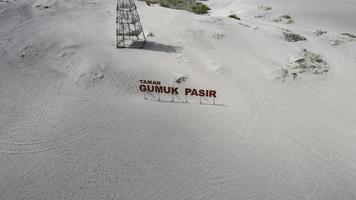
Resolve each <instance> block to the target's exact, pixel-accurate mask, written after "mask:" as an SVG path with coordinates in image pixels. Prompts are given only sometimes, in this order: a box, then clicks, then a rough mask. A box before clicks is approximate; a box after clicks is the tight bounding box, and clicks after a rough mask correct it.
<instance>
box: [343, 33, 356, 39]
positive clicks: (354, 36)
mask: <svg viewBox="0 0 356 200" xmlns="http://www.w3.org/2000/svg"><path fill="white" fill-rule="evenodd" d="M341 35H344V36H348V37H350V38H352V39H356V35H353V34H351V33H342V34H341Z"/></svg>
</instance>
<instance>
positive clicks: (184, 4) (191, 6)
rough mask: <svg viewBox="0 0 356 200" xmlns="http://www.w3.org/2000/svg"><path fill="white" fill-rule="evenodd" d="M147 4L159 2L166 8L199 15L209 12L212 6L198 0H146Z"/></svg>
mask: <svg viewBox="0 0 356 200" xmlns="http://www.w3.org/2000/svg"><path fill="white" fill-rule="evenodd" d="M146 3H147V5H151V4H159V5H160V6H162V7H165V8H171V9H177V10H187V11H190V12H193V13H196V14H199V15H202V14H205V13H208V11H209V10H210V8H209V7H208V6H207V5H205V4H204V3H202V2H197V1H196V0H146Z"/></svg>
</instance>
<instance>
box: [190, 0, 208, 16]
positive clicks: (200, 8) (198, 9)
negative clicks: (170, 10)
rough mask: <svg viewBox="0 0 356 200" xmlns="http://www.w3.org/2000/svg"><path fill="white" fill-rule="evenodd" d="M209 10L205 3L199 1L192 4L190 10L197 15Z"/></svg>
mask: <svg viewBox="0 0 356 200" xmlns="http://www.w3.org/2000/svg"><path fill="white" fill-rule="evenodd" d="M209 10H210V8H209V7H208V6H207V5H205V4H203V3H201V2H196V3H195V4H194V5H193V6H192V12H193V13H195V14H199V15H202V14H205V13H208V11H209Z"/></svg>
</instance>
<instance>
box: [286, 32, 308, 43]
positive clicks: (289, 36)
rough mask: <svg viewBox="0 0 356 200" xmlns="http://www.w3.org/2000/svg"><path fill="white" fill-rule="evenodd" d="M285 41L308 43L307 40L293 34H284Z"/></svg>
mask: <svg viewBox="0 0 356 200" xmlns="http://www.w3.org/2000/svg"><path fill="white" fill-rule="evenodd" d="M283 35H284V39H285V40H286V41H288V42H298V41H306V40H307V38H306V37H304V36H301V35H299V34H297V33H293V32H290V31H289V32H283Z"/></svg>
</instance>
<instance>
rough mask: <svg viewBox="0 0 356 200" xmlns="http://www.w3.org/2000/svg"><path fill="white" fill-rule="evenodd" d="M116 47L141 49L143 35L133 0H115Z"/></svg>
mask: <svg viewBox="0 0 356 200" xmlns="http://www.w3.org/2000/svg"><path fill="white" fill-rule="evenodd" d="M116 10H117V15H116V47H117V48H127V47H131V48H142V47H143V45H144V44H145V42H146V37H145V33H144V32H143V28H142V25H141V21H140V17H139V15H138V13H137V7H136V4H135V2H134V0H117V8H116Z"/></svg>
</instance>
